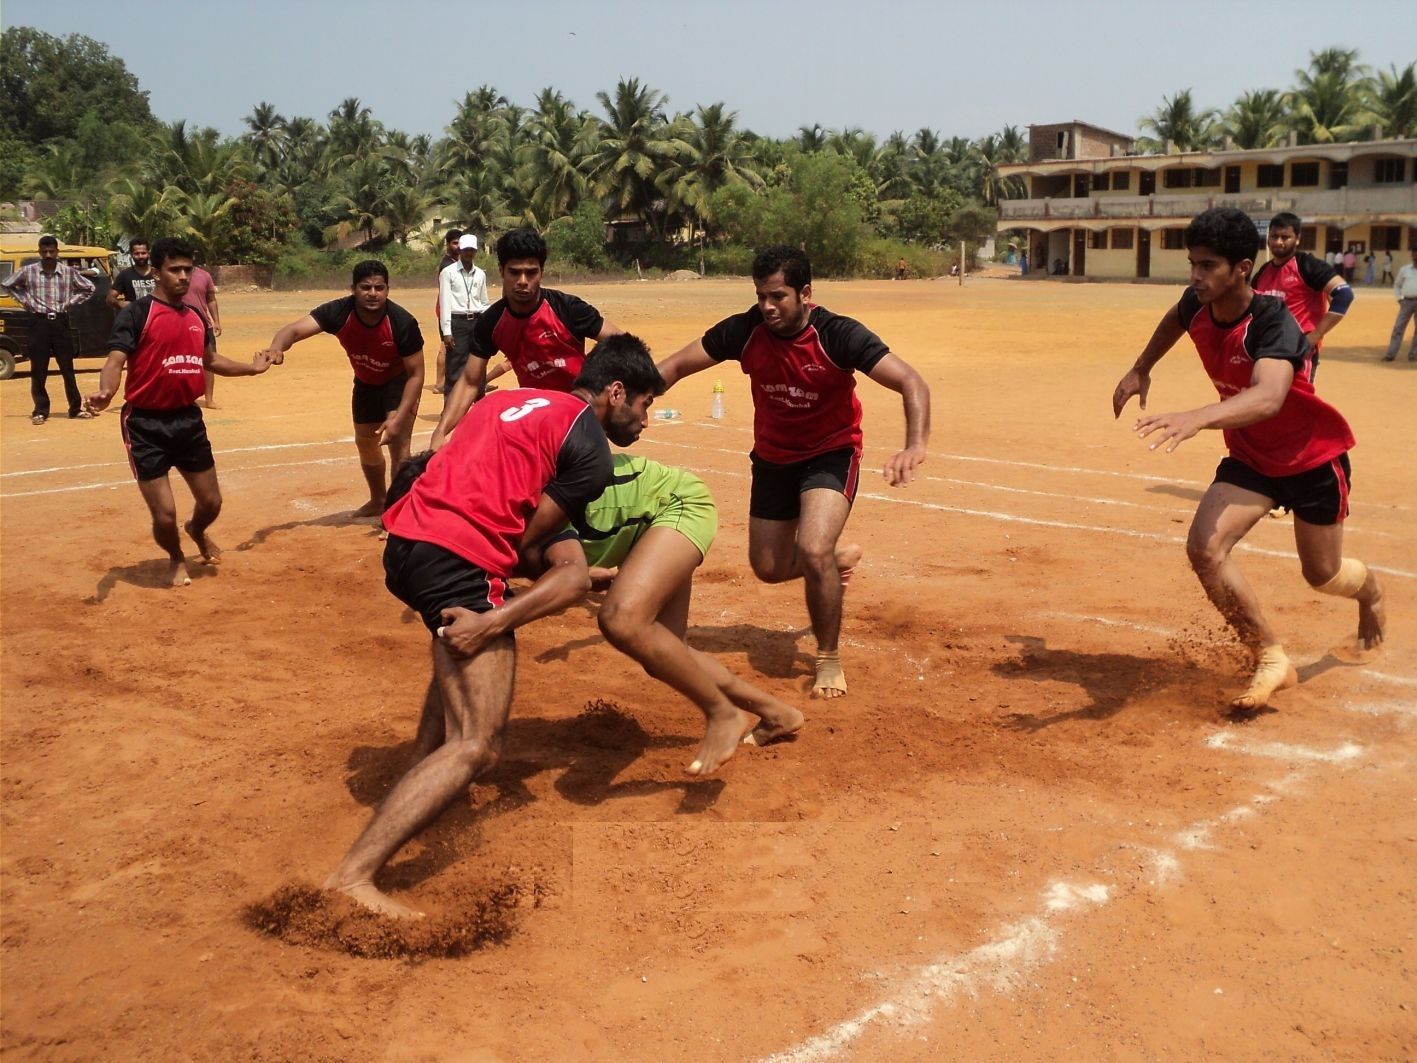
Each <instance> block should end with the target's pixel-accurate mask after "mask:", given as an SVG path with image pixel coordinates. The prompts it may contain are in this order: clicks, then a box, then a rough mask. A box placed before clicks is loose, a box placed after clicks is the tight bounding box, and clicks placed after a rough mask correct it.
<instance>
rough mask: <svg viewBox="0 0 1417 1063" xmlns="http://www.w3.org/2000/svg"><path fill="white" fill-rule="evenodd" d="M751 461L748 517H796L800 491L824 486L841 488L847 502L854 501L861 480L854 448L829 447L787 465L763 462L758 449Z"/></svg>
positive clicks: (858, 453)
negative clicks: (826, 449)
mask: <svg viewBox="0 0 1417 1063" xmlns="http://www.w3.org/2000/svg"><path fill="white" fill-rule="evenodd" d="M748 457H749V458H751V459H752V462H753V487H752V491H751V493H750V494H749V496H748V516H750V517H761V518H762V519H763V520H796V519H797V518H798V517H799V516H801V515H802V492H803V491H811V490H813V489H814V488H818V487H825V488H828V489H829V490H832V491H840V492H841V493H842V494H844V495H845V496H846V501H847V502H854V501H856V488H857V486H858V484H859V481H860V479H861V451H859V450H857V449H856V448H855V447H843V448H842V449H841V450H829V451H827V452H826V453H825V454H817V455H815V456H814V457H810V458H807V459H806V460H805V461H795V462H793V463H792V464H790V465H779V464H777V463H776V462H771V461H764V460H763V459H762V458H760V457H758V454H757V451H754V452H753V453H752V454H749V455H748Z"/></svg>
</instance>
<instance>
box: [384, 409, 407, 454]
mask: <svg viewBox="0 0 1417 1063" xmlns="http://www.w3.org/2000/svg"><path fill="white" fill-rule="evenodd" d="M402 434H403V418H402V417H400V416H399V414H398V411H397V410H395V411H394V412H393V413H391V414H389V416H387V417H385V418H384V423H383V424H381V425H380V426H379V446H381V447H387V446H390V445H392V444H393V443H395V442H397V440H398V437H399V436H400V435H402Z"/></svg>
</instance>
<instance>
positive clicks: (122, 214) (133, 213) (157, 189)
mask: <svg viewBox="0 0 1417 1063" xmlns="http://www.w3.org/2000/svg"><path fill="white" fill-rule="evenodd" d="M180 197H181V193H180V192H179V191H178V190H177V189H175V188H174V187H173V186H171V185H158V184H156V183H154V182H152V181H144V180H142V179H137V180H135V179H133V178H131V177H125V178H123V179H121V180H120V181H118V182H117V184H116V185H115V186H114V190H113V198H112V200H111V206H110V208H109V214H110V216H111V217H112V219H113V225H114V227H115V228H116V229H117V230H118V232H119V233H121V234H123V235H124V236H142V237H146V238H147V239H148V240H149V241H152V240H155V239H157V238H158V237H159V236H162V235H164V234H166V233H168V232H170V231H171V229H172V227H173V225H174V224H175V223H176V219H177V206H178V203H177V201H178V199H179V198H180Z"/></svg>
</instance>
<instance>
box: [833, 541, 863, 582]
mask: <svg viewBox="0 0 1417 1063" xmlns="http://www.w3.org/2000/svg"><path fill="white" fill-rule="evenodd" d="M863 553H864V551H863V550H862V549H861V547H860V546H859V545H858V544H856V543H848V544H847V545H845V546H838V547H837V548H836V571H837V573H838V574H839V575H840V576H841V585H842V586H843V587H845V586H846V585H847V584H848V583H850V582H851V575H852V573H853V572H855V571H856V566H857V565H859V564H861V555H862V554H863Z"/></svg>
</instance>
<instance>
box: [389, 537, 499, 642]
mask: <svg viewBox="0 0 1417 1063" xmlns="http://www.w3.org/2000/svg"><path fill="white" fill-rule="evenodd" d="M384 586H385V587H387V588H389V593H390V594H392V595H393V596H394V597H395V598H397V599H398V600H399V601H401V602H403V604H404V605H406V606H408V607H409V608H410V609H412V610H414V611H415V612H417V613H418V614H419V615H420V616H421V617H423V623H424V624H425V625H427V627H428V630H429V631H431V632H433V633H434V634H435V635H436V634H437V633H438V628H439V627H441V626H442V625H443V623H444V622H445V621H444V620H443V610H444V609H450V608H452V607H453V606H455V605H457V606H461V607H462V608H464V609H471V610H472V611H473V612H474V613H486V612H489V611H490V610H492V609H496V608H497V607H498V606H499V605H502V604H503V603H504V602H506V600H507V599H508V598H510V597H511V596H512V592H511V591H510V590H508V589H507V581H506V580H504V579H499V578H497V577H496V576H489V575H488V574H487V573H486V571H484V570H483V569H480V568H478V567H477V566H476V565H474V564H473V563H472V562H471V561H468V560H467V559H465V558H461V557H459V556H458V555H457V554H455V553H453V552H452V551H451V550H445V549H443V548H442V547H441V546H436V545H434V544H433V543H425V542H419V541H418V540H416V539H404V538H401V537H399V536H397V535H390V536H389V541H388V542H387V543H386V544H385V545H384Z"/></svg>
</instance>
